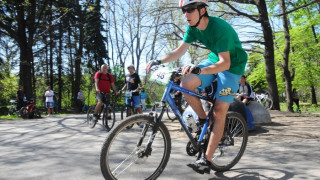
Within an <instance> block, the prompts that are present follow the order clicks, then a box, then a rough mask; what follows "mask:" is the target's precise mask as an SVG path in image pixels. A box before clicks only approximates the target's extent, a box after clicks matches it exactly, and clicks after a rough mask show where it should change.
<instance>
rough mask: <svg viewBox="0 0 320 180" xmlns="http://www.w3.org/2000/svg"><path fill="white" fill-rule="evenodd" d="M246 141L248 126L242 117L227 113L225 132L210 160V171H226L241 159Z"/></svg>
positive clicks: (234, 113)
mask: <svg viewBox="0 0 320 180" xmlns="http://www.w3.org/2000/svg"><path fill="white" fill-rule="evenodd" d="M247 141H248V126H247V122H246V121H245V119H244V118H243V116H242V115H240V114H239V113H236V112H228V114H227V119H226V124H225V130H224V133H223V136H222V139H221V141H220V144H219V146H218V148H217V149H216V151H215V153H214V155H213V158H212V169H213V170H215V171H227V170H229V169H231V168H232V167H233V166H234V165H236V164H237V163H238V162H239V160H240V158H241V157H242V155H243V153H244V151H245V149H246V146H247Z"/></svg>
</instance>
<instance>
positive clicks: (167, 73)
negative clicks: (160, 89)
mask: <svg viewBox="0 0 320 180" xmlns="http://www.w3.org/2000/svg"><path fill="white" fill-rule="evenodd" d="M171 73H172V68H171V67H159V68H158V69H157V70H155V71H154V72H153V73H152V74H151V77H150V81H154V82H157V83H159V84H162V85H166V84H168V82H169V80H170V77H171Z"/></svg>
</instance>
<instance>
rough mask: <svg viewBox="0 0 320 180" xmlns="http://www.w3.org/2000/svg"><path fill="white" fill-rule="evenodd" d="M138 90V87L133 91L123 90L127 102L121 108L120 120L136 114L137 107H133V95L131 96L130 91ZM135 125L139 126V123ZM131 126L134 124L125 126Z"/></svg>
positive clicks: (128, 127)
mask: <svg viewBox="0 0 320 180" xmlns="http://www.w3.org/2000/svg"><path fill="white" fill-rule="evenodd" d="M138 90H139V89H137V90H134V91H125V92H124V94H125V97H126V98H128V104H126V103H125V104H124V107H123V109H121V120H123V119H125V118H127V117H129V116H131V115H134V114H138V110H137V108H135V107H134V102H133V97H132V93H133V92H136V91H138ZM137 125H139V126H140V124H137ZM133 126H134V124H132V125H130V126H127V129H130V128H132V127H133Z"/></svg>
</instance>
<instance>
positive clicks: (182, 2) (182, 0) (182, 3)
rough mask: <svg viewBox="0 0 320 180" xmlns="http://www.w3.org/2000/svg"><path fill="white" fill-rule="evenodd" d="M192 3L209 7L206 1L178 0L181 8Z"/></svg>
mask: <svg viewBox="0 0 320 180" xmlns="http://www.w3.org/2000/svg"><path fill="white" fill-rule="evenodd" d="M192 3H203V4H205V5H207V6H208V5H209V3H208V0H179V7H181V8H182V7H185V6H186V5H189V4H192Z"/></svg>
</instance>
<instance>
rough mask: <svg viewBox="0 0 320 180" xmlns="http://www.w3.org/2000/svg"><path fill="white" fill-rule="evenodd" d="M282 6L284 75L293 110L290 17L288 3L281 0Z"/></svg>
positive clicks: (288, 102)
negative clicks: (287, 10) (287, 12)
mask: <svg viewBox="0 0 320 180" xmlns="http://www.w3.org/2000/svg"><path fill="white" fill-rule="evenodd" d="M279 1H280V2H279V4H280V8H281V10H282V13H284V15H283V16H282V23H283V28H284V36H285V48H284V50H283V65H282V69H283V76H284V79H285V81H286V98H287V106H288V110H289V111H290V112H293V107H292V106H293V97H292V82H291V73H290V71H289V53H290V32H289V26H288V18H287V14H285V12H286V5H285V2H284V0H279Z"/></svg>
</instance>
